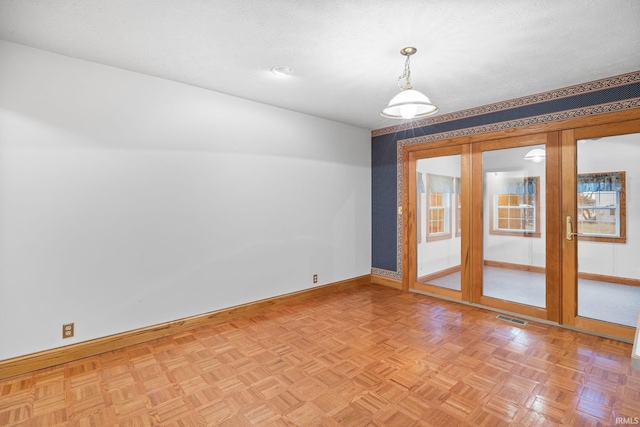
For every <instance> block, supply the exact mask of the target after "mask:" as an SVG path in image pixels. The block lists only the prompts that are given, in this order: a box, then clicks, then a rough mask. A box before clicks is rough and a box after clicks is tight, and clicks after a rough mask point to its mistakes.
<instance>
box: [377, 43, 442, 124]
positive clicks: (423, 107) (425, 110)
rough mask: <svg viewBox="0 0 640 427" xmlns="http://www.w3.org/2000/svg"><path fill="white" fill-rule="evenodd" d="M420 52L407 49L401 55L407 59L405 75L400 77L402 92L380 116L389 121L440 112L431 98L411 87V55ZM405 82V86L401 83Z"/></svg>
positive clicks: (392, 99) (399, 84) (412, 48)
mask: <svg viewBox="0 0 640 427" xmlns="http://www.w3.org/2000/svg"><path fill="white" fill-rule="evenodd" d="M417 51H418V49H416V48H415V47H411V46H409V47H405V48H403V49H401V50H400V53H401V54H402V55H404V56H406V57H407V59H406V60H405V63H404V73H403V74H402V75H401V76H400V77H398V86H399V87H400V89H401V90H402V92H400V93H399V94H397V95H396V96H394V97H393V98H391V101H389V105H387V107H386V108H385V109H384V110H382V112H381V113H380V115H381V116H382V117H386V118H388V119H415V118H420V117H425V116H430V115H431V114H435V113H437V112H438V107H436V106H435V105H433V104H432V103H431V101H429V98H427V97H426V96H425V95H424V94H422V93H421V92H418V91H417V90H414V89H413V87H412V86H411V68H410V62H411V61H410V60H411V55H413V54H415V53H416V52H417ZM402 80H404V86H403V85H402V84H401V81H402Z"/></svg>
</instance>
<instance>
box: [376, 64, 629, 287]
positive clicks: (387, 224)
mask: <svg viewBox="0 0 640 427" xmlns="http://www.w3.org/2000/svg"><path fill="white" fill-rule="evenodd" d="M629 108H640V71H637V72H633V73H629V74H625V75H621V76H615V77H611V78H609V79H603V80H598V81H596V82H590V83H585V84H582V85H576V86H572V87H569V88H564V89H559V90H556V91H551V92H545V93H542V94H537V95H532V96H530V97H524V98H519V99H515V100H510V101H505V102H503V103H498V104H492V105H488V106H484V107H479V108H475V109H470V110H465V111H461V112H456V113H451V114H446V115H441V116H436V117H433V118H427V119H422V120H419V121H416V122H410V123H403V124H401V125H398V126H394V127H390V128H384V129H379V130H376V131H373V132H372V139H371V166H372V177H371V189H372V197H371V200H372V230H371V231H372V253H371V262H372V264H371V265H372V273H373V274H378V275H382V276H387V277H391V278H396V279H400V278H401V277H402V271H401V255H402V254H401V250H402V248H401V241H400V230H401V223H400V220H401V218H400V216H399V215H398V213H397V212H398V206H399V205H400V199H399V197H400V196H399V195H400V194H401V188H402V178H401V174H400V172H401V171H400V168H401V164H400V161H401V159H399V158H398V155H399V153H401V147H402V146H403V145H406V144H417V143H422V142H427V141H433V140H438V139H446V138H455V137H457V136H462V135H468V134H477V133H483V132H491V131H495V130H500V129H507V128H515V127H521V126H527V125H532V124H537V123H548V122H552V121H558V120H565V119H569V118H575V117H583V116H587V115H594V114H603V113H607V112H612V111H619V110H623V109H629Z"/></svg>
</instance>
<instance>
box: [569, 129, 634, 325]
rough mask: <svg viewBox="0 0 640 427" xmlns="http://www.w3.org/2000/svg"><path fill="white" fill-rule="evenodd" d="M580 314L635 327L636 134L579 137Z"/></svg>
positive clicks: (577, 198)
mask: <svg viewBox="0 0 640 427" xmlns="http://www.w3.org/2000/svg"><path fill="white" fill-rule="evenodd" d="M576 150H577V177H576V179H577V192H576V201H577V212H576V214H577V215H576V218H575V220H574V231H577V232H578V249H577V257H578V274H577V276H578V298H577V299H578V310H577V311H578V316H580V317H586V318H589V319H595V320H599V321H604V322H609V323H614V324H618V325H624V326H631V327H634V326H636V325H637V323H638V311H639V310H640V262H638V254H640V226H638V224H640V223H639V222H638V221H637V220H636V219H637V217H638V216H640V199H638V196H639V195H640V192H639V191H638V188H636V187H635V186H636V185H637V183H638V182H640V161H639V160H640V134H637V133H636V134H627V135H616V136H610V137H604V138H593V139H583V140H579V141H578V142H577V148H576Z"/></svg>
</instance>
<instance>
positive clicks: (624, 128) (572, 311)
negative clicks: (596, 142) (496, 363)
mask: <svg viewBox="0 0 640 427" xmlns="http://www.w3.org/2000/svg"><path fill="white" fill-rule="evenodd" d="M629 133H640V119H637V120H629V121H623V122H616V123H607V124H601V125H595V126H588V127H582V128H577V129H568V130H565V131H562V133H561V141H562V168H561V174H562V216H561V218H566V217H567V216H571V217H572V218H576V214H577V203H576V197H575V194H576V182H575V180H576V176H577V145H576V144H577V141H578V140H581V139H589V138H600V137H606V136H615V135H624V134H629ZM566 232H567V230H566V225H565V222H564V221H563V228H562V233H563V238H562V253H563V256H564V263H563V269H562V270H563V271H562V293H563V295H564V298H563V300H562V305H563V309H562V312H563V315H562V323H563V324H565V325H567V326H573V327H576V328H578V329H586V330H590V331H594V332H597V333H600V334H604V335H609V336H614V337H620V338H624V339H626V340H633V339H634V337H635V328H634V327H630V326H623V325H617V324H614V323H609V322H604V321H599V320H595V319H590V318H586V317H580V316H578V292H577V291H578V288H577V280H578V277H577V276H578V259H577V245H578V239H574V240H567V239H566V238H565V237H564V236H565V235H566Z"/></svg>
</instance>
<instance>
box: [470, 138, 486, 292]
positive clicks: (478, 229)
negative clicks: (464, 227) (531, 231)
mask: <svg viewBox="0 0 640 427" xmlns="http://www.w3.org/2000/svg"><path fill="white" fill-rule="evenodd" d="M470 175H471V179H470V183H469V184H470V187H471V192H470V194H469V196H470V197H471V201H470V205H471V207H470V210H469V212H468V214H469V218H470V219H469V222H470V230H469V231H470V232H471V233H472V234H471V245H470V252H471V253H470V256H471V278H470V280H471V283H470V287H471V289H470V302H471V303H473V304H479V303H480V299H481V298H482V283H483V277H482V268H483V266H482V261H483V257H484V255H483V251H484V247H483V242H484V236H483V229H484V224H483V216H482V211H483V204H484V200H483V194H484V191H483V190H482V175H483V172H482V150H481V149H480V144H472V145H471V174H470Z"/></svg>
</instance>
